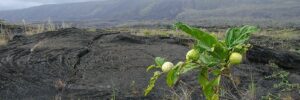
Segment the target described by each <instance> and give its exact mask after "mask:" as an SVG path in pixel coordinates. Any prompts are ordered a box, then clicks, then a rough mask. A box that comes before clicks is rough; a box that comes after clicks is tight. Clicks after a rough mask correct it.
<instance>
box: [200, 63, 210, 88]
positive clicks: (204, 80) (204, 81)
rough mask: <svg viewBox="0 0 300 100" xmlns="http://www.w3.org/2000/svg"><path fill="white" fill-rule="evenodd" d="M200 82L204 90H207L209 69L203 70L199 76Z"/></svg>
mask: <svg viewBox="0 0 300 100" xmlns="http://www.w3.org/2000/svg"><path fill="white" fill-rule="evenodd" d="M198 82H199V83H200V84H201V86H202V88H205V87H204V86H206V85H207V84H208V69H207V68H202V69H201V71H200V74H199V75H198Z"/></svg>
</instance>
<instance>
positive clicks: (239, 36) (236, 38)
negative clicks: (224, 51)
mask: <svg viewBox="0 0 300 100" xmlns="http://www.w3.org/2000/svg"><path fill="white" fill-rule="evenodd" d="M256 31H257V28H256V27H254V26H247V25H246V26H243V27H238V28H230V29H228V30H227V32H226V37H225V43H226V45H227V47H229V48H232V47H234V46H236V45H239V44H243V43H245V42H246V41H247V40H248V39H249V38H250V34H251V33H253V32H256Z"/></svg>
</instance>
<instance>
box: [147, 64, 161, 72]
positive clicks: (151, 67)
mask: <svg viewBox="0 0 300 100" xmlns="http://www.w3.org/2000/svg"><path fill="white" fill-rule="evenodd" d="M153 68H158V67H157V66H155V65H150V66H148V68H147V70H146V72H148V71H149V70H151V69H153Z"/></svg>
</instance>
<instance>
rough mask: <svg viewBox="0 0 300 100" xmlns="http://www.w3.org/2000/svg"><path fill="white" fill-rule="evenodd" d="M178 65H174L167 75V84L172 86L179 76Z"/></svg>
mask: <svg viewBox="0 0 300 100" xmlns="http://www.w3.org/2000/svg"><path fill="white" fill-rule="evenodd" d="M179 74H180V73H179V66H175V68H173V69H172V70H170V71H169V73H168V75H167V85H168V86H169V87H173V86H174V85H175V84H176V82H177V80H178V78H179Z"/></svg>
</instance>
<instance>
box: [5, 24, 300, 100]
mask: <svg viewBox="0 0 300 100" xmlns="http://www.w3.org/2000/svg"><path fill="white" fill-rule="evenodd" d="M191 42H192V40H190V39H180V38H175V37H140V36H133V35H130V34H129V33H122V32H107V31H101V30H100V31H98V32H88V31H85V30H81V29H76V28H69V29H63V30H59V31H54V32H46V33H41V34H37V35H33V36H28V37H25V36H14V38H13V39H12V40H11V41H9V43H8V44H7V46H3V47H0V96H1V97H0V99H1V100H2V99H3V100H16V99H25V100H26V99H29V100H32V99H36V100H47V99H58V98H62V99H78V98H81V99H97V100H99V99H100V100H103V99H111V98H115V99H125V100H127V99H130V100H140V99H146V100H152V99H171V98H173V97H174V96H175V97H176V96H177V97H183V96H181V94H182V93H181V92H182V90H186V91H185V92H188V93H190V97H191V98H193V99H195V100H197V99H202V98H201V97H200V94H201V93H200V91H199V90H200V88H199V86H198V83H197V81H196V77H195V74H196V73H191V74H189V75H185V76H183V77H182V80H181V84H183V85H178V86H177V87H176V88H175V89H169V88H167V86H166V83H165V81H164V80H163V78H164V76H163V77H162V79H160V80H159V81H158V83H157V84H156V85H157V87H155V89H154V91H152V92H151V94H150V95H149V96H146V97H145V96H143V89H144V88H145V87H146V86H147V85H148V80H149V78H150V77H151V76H152V73H151V72H149V73H147V72H146V67H147V66H149V65H151V64H152V63H153V59H154V58H155V57H156V56H160V57H164V58H166V59H168V60H169V61H173V62H177V61H180V60H184V57H185V53H186V52H187V51H188V49H189V44H190V43H191ZM270 62H272V63H271V64H270ZM272 64H273V65H272ZM276 65H278V67H279V68H275V67H274V66H276ZM277 69H284V70H285V71H287V72H290V74H289V75H288V77H287V78H288V81H290V82H291V83H300V73H299V72H300V57H299V54H297V53H291V52H285V51H276V50H275V51H274V50H272V49H267V48H264V47H260V46H254V47H253V48H252V49H251V50H250V51H249V52H248V54H247V59H245V61H244V63H243V64H241V65H239V66H235V68H234V69H233V70H232V71H233V73H234V75H235V79H236V83H237V85H238V88H239V90H240V91H241V93H242V94H238V93H236V92H235V91H234V90H232V85H231V84H229V82H228V81H227V80H226V79H224V81H223V87H224V91H223V92H222V93H223V96H222V99H249V98H252V97H253V96H249V93H248V92H249V84H250V83H255V87H256V90H255V96H254V97H255V99H260V97H262V96H266V95H267V94H268V93H283V94H288V95H289V96H291V97H292V98H294V99H300V96H299V95H300V93H299V92H300V91H299V90H297V89H293V90H291V91H288V92H280V91H281V89H277V88H274V87H273V84H276V83H278V82H279V81H280V79H277V78H273V79H266V78H265V77H266V76H270V75H272V74H273V73H274V72H275V70H277ZM225 90H226V91H225Z"/></svg>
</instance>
